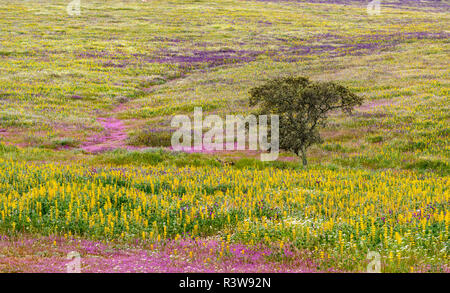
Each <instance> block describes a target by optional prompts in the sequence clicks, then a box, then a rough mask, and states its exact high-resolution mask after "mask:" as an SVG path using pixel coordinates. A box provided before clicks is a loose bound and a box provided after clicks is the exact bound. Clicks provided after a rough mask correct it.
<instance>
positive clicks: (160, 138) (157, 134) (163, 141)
mask: <svg viewBox="0 0 450 293" xmlns="http://www.w3.org/2000/svg"><path fill="white" fill-rule="evenodd" d="M171 138H172V132H170V131H167V130H164V129H144V130H139V131H137V132H135V133H133V134H131V135H130V139H129V143H130V144H131V145H134V146H142V145H143V146H150V147H168V146H170V145H171Z"/></svg>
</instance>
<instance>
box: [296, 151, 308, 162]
mask: <svg viewBox="0 0 450 293" xmlns="http://www.w3.org/2000/svg"><path fill="white" fill-rule="evenodd" d="M298 155H299V156H301V157H302V163H303V166H306V165H307V164H308V161H307V160H306V149H304V148H302V149H301V150H300V151H299V153H298Z"/></svg>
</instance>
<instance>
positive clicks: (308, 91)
mask: <svg viewBox="0 0 450 293" xmlns="http://www.w3.org/2000/svg"><path fill="white" fill-rule="evenodd" d="M250 95H251V96H250V106H256V105H259V108H258V110H257V113H256V114H259V115H270V114H278V115H279V121H280V137H279V141H280V148H281V149H284V150H289V151H292V152H294V153H295V154H297V155H298V156H299V157H300V156H301V158H302V162H303V165H306V164H307V160H306V150H307V149H308V148H309V147H310V146H311V145H312V144H315V143H322V142H323V141H322V139H321V137H320V135H319V131H318V127H319V126H325V123H326V119H327V115H328V113H329V112H330V111H333V110H336V109H341V110H342V111H344V112H345V113H348V114H351V111H352V110H353V108H354V107H355V106H356V105H361V104H362V101H363V99H362V97H359V96H357V95H355V94H354V93H352V92H351V91H350V90H349V89H348V88H346V87H344V86H342V85H339V84H336V83H334V82H312V81H310V80H309V79H308V78H305V77H285V78H276V79H273V80H270V81H268V82H267V83H265V84H263V85H261V86H258V87H255V88H252V89H251V90H250Z"/></svg>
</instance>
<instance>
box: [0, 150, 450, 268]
mask: <svg viewBox="0 0 450 293" xmlns="http://www.w3.org/2000/svg"><path fill="white" fill-rule="evenodd" d="M448 187H449V180H448V177H443V176H437V175H433V174H425V175H423V174H418V173H413V172H407V171H377V172H371V171H363V170H356V169H355V170H340V171H332V170H327V169H312V170H296V171H294V170H280V169H272V168H267V169H264V170H247V169H243V170H239V169H233V168H229V167H226V168H216V167H184V168H175V167H167V166H151V167H141V168H133V167H128V168H120V169H118V168H113V167H104V168H98V169H92V168H89V167H85V166H80V165H58V164H32V163H22V162H15V161H10V160H3V159H1V160H0V220H1V222H0V229H1V230H2V231H3V233H9V234H14V233H21V232H27V233H39V234H54V233H57V234H66V233H71V234H74V235H81V236H88V237H91V238H107V239H112V238H114V239H125V240H126V239H136V238H139V239H142V240H145V241H152V242H156V241H165V240H168V239H180V238H181V237H192V238H194V237H206V236H211V235H218V234H220V235H221V237H223V239H224V240H225V241H226V242H227V243H229V242H230V241H237V242H243V243H246V244H257V243H265V244H267V245H269V246H270V245H272V246H273V247H278V248H279V249H281V250H282V249H283V248H284V247H287V246H288V245H294V246H297V247H299V248H305V249H311V250H312V249H313V248H314V249H315V250H316V249H317V248H320V249H319V250H320V251H322V252H321V253H322V254H318V256H319V255H323V251H326V253H327V255H330V254H331V255H334V256H335V257H338V258H343V256H345V255H347V256H348V257H350V256H351V258H355V259H356V258H361V257H363V256H364V255H365V254H366V253H367V251H370V250H376V251H380V252H381V253H382V255H384V256H386V257H387V258H388V259H389V260H391V262H395V261H396V260H400V259H402V258H403V256H405V255H411V256H414V257H422V258H434V259H438V260H439V259H440V260H441V261H444V262H448V256H447V247H448V236H449V223H450V215H449V213H448V206H449V189H448ZM71 234H69V235H71ZM394 256H396V257H394ZM400 256H402V257H400ZM322 258H323V257H322ZM407 270H410V266H407Z"/></svg>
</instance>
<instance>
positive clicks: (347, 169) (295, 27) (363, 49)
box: [0, 0, 450, 273]
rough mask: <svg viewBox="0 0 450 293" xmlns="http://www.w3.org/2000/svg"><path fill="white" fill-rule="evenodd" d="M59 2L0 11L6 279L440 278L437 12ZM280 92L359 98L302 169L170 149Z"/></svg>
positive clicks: (445, 230)
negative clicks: (184, 120)
mask: <svg viewBox="0 0 450 293" xmlns="http://www.w3.org/2000/svg"><path fill="white" fill-rule="evenodd" d="M70 2H71V1H69V0H55V1H50V0H28V1H26V0H8V1H1V2H0V272H65V271H66V270H67V262H68V258H67V255H68V253H70V252H76V253H77V255H79V257H80V263H79V266H80V268H79V269H80V270H81V272H211V273H214V272H226V273H229V272H245V273H249V272H264V273H270V272H280V273H281V272H296V273H301V272H329V273H335V272H342V273H343V272H367V271H368V270H370V268H369V266H370V262H371V260H372V258H371V255H376V256H377V260H378V261H379V264H380V270H379V272H383V273H415V272H434V273H438V272H441V273H442V272H443V273H448V272H450V261H449V256H448V250H449V245H450V240H449V236H450V231H449V228H450V227H449V225H450V214H449V204H450V180H449V175H450V173H449V171H450V166H449V158H450V156H449V155H450V148H449V143H448V142H449V134H450V131H449V125H450V124H449V118H450V116H449V113H450V111H449V110H450V109H449V107H450V103H449V97H450V95H449V86H450V81H449V73H450V71H449V68H450V58H448V57H449V55H448V52H449V49H450V47H449V32H450V3H449V2H448V1H431V0H430V1H419V2H417V1H381V9H380V11H378V12H377V13H368V8H367V4H368V3H369V2H370V1H357V0H339V1H338V0H336V1H313V0H311V1H308V0H305V1H300V0H298V1H297V0H292V1H287V0H286V1H281V0H280V1H278V0H242V1H238V0H224V1H206V0H205V1H203V0H199V1H190V0H176V1H162V0H161V1H159V0H152V1H150V0H148V1H141V0H139V1H138V0H108V1H101V0H93V1H86V0H81V1H80V6H79V7H76V6H70V7H68V5H69V3H70ZM69 12H70V13H69ZM292 75H301V76H308V77H309V78H310V79H311V80H314V81H318V82H320V81H323V82H325V81H334V82H337V83H339V84H342V85H345V86H346V87H347V88H349V89H350V90H351V91H352V92H354V93H355V94H357V95H358V96H361V97H363V98H364V100H363V102H362V104H361V105H357V106H356V107H355V108H354V110H353V111H352V113H351V114H350V115H346V114H345V113H342V112H341V111H331V112H330V114H329V117H328V119H327V123H326V124H324V125H321V126H320V128H319V133H320V135H321V137H322V139H323V143H317V144H314V145H312V146H311V147H310V148H309V149H308V165H307V166H303V165H302V164H301V159H300V158H299V157H298V156H297V155H296V154H294V153H291V152H289V151H286V150H280V154H279V156H278V157H277V159H276V160H274V161H261V160H260V155H261V153H260V152H259V151H257V150H227V149H224V150H221V151H206V150H204V149H200V150H197V151H195V150H192V151H189V150H188V151H186V150H181V151H175V150H174V149H173V148H172V147H171V137H172V135H173V133H174V131H175V129H174V128H173V127H172V125H171V119H172V117H173V116H175V115H187V116H188V117H192V114H193V113H194V109H196V108H201V109H202V111H203V113H204V115H217V116H219V117H223V118H225V117H226V115H247V114H249V113H252V111H253V110H254V109H253V108H252V107H251V106H249V103H248V100H249V90H250V89H251V88H253V87H255V86H258V85H261V84H263V83H264V82H265V81H266V80H268V79H272V78H277V77H280V76H292ZM200 125H201V124H200Z"/></svg>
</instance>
